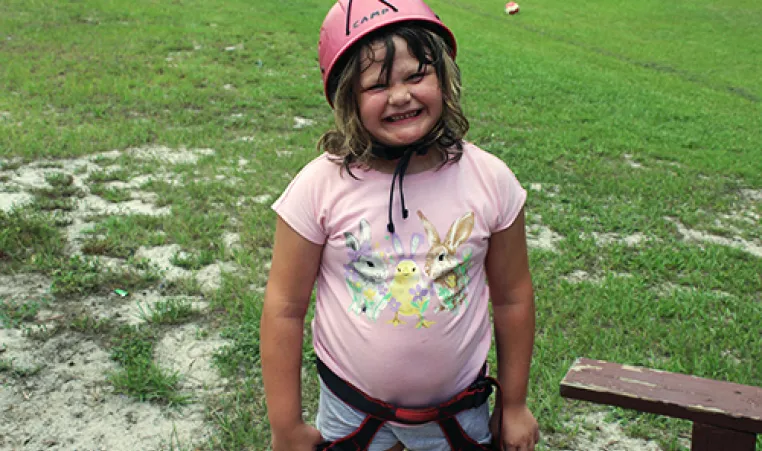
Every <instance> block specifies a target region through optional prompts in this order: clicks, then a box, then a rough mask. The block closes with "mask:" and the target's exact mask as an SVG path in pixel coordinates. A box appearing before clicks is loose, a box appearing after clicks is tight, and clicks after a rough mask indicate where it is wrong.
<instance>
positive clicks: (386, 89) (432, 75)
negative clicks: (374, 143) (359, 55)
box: [357, 36, 443, 146]
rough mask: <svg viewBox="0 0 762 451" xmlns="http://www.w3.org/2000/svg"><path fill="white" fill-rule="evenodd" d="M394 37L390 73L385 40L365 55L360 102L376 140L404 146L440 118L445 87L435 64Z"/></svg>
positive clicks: (367, 128)
mask: <svg viewBox="0 0 762 451" xmlns="http://www.w3.org/2000/svg"><path fill="white" fill-rule="evenodd" d="M392 40H393V41H394V47H395V51H394V60H393V64H392V65H391V68H390V69H389V74H386V73H384V72H383V71H382V68H383V61H384V57H385V56H386V48H385V46H384V44H383V42H377V43H374V44H372V48H373V51H372V52H366V54H365V55H364V56H363V59H362V61H361V64H362V66H361V67H363V68H366V69H365V70H364V71H363V72H362V73H361V74H360V80H359V83H358V85H359V86H358V87H357V89H358V91H357V92H358V106H359V110H360V119H361V120H362V123H363V125H364V126H365V128H366V130H368V132H369V133H370V134H371V135H372V136H373V137H374V138H375V139H376V140H378V141H379V142H380V143H382V144H385V145H387V146H402V145H407V144H412V143H414V142H416V141H418V140H419V139H421V138H423V137H424V136H426V134H428V132H429V131H430V130H431V129H432V128H434V126H435V125H436V124H437V122H439V119H440V117H441V116H442V103H443V102H442V91H441V88H440V86H439V78H438V77H437V75H436V72H435V71H434V68H433V67H431V66H430V65H421V63H420V62H419V61H418V60H417V59H416V58H415V57H414V56H413V55H412V54H411V53H410V51H409V50H408V46H407V43H406V42H405V40H404V39H402V38H400V37H398V36H394V37H393V38H392ZM371 57H373V59H372V60H371V59H370V58H371Z"/></svg>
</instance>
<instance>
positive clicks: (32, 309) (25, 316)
mask: <svg viewBox="0 0 762 451" xmlns="http://www.w3.org/2000/svg"><path fill="white" fill-rule="evenodd" d="M48 302H49V301H48V300H47V299H44V298H41V299H38V300H29V301H26V302H20V301H17V300H15V299H4V298H2V297H0V326H2V327H3V328H6V329H10V328H15V327H18V326H19V325H21V324H22V323H24V322H28V321H31V320H33V319H34V318H35V317H36V316H37V313H38V312H39V311H40V308H42V307H43V306H44V305H46V304H47V303H48Z"/></svg>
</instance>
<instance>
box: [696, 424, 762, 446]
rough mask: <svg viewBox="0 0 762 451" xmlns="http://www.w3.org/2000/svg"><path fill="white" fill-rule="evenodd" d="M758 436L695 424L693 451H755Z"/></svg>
mask: <svg viewBox="0 0 762 451" xmlns="http://www.w3.org/2000/svg"><path fill="white" fill-rule="evenodd" d="M756 444H757V435H756V434H752V433H750V432H741V431H734V430H732V429H722V428H718V427H716V426H710V425H708V424H701V423H693V437H692V438H691V451H717V450H720V449H721V450H723V451H754V448H755V447H756Z"/></svg>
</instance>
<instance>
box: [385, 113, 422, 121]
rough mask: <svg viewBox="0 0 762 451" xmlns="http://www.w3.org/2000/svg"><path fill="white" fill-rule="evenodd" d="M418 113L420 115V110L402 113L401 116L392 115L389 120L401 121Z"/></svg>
mask: <svg viewBox="0 0 762 451" xmlns="http://www.w3.org/2000/svg"><path fill="white" fill-rule="evenodd" d="M417 115H418V112H417V111H413V112H412V113H407V114H401V115H399V116H391V117H389V120H391V121H401V120H403V119H409V118H411V117H415V116H417Z"/></svg>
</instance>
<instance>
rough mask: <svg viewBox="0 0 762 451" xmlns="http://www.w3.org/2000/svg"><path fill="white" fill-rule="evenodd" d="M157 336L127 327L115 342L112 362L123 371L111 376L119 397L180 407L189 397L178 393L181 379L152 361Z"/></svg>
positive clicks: (118, 333) (150, 331)
mask: <svg viewBox="0 0 762 451" xmlns="http://www.w3.org/2000/svg"><path fill="white" fill-rule="evenodd" d="M155 340H156V336H155V334H154V332H153V331H152V330H151V329H148V328H140V327H131V326H124V327H122V328H120V329H119V330H118V331H117V333H116V337H113V338H112V347H111V358H112V360H114V361H116V362H117V363H119V365H120V366H121V368H120V369H119V370H117V371H115V372H113V373H111V374H110V375H109V376H108V380H109V382H111V384H113V385H114V389H115V391H116V392H117V393H123V394H126V395H129V396H132V397H134V398H137V399H138V400H140V401H151V402H159V403H163V404H168V405H181V404H186V403H187V402H189V401H190V397H189V396H187V395H183V394H180V393H178V392H177V385H178V382H179V381H180V375H179V373H177V372H174V371H167V370H164V369H162V368H160V367H159V366H157V365H156V363H154V361H153V348H154V343H155Z"/></svg>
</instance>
